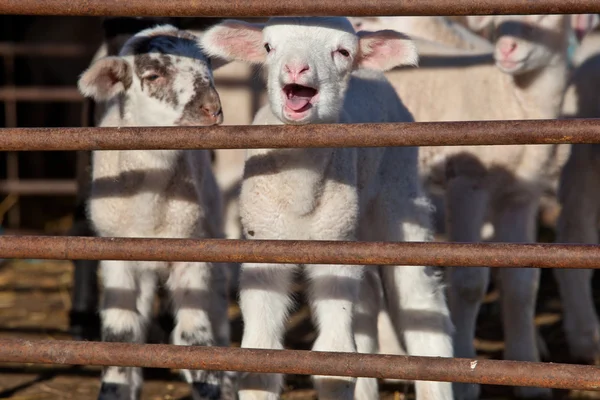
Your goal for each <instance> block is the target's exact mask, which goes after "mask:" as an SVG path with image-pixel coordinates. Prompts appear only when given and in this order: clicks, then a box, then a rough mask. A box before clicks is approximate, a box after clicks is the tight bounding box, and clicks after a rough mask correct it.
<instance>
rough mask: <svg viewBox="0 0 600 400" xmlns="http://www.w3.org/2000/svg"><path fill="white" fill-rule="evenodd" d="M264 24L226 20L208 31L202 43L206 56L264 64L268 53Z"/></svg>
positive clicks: (203, 36)
mask: <svg viewBox="0 0 600 400" xmlns="http://www.w3.org/2000/svg"><path fill="white" fill-rule="evenodd" d="M263 27H264V25H262V24H250V23H248V22H244V21H237V20H226V21H223V22H221V23H220V24H218V25H215V26H213V27H212V28H210V29H208V30H207V31H206V32H205V33H204V35H202V39H201V43H202V47H203V48H204V51H205V52H206V54H208V55H210V56H213V57H220V58H223V59H225V60H238V61H245V62H249V63H262V62H264V61H265V59H266V55H267V52H266V50H265V47H264V43H263V34H262V29H263Z"/></svg>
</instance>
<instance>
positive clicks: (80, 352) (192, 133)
mask: <svg viewBox="0 0 600 400" xmlns="http://www.w3.org/2000/svg"><path fill="white" fill-rule="evenodd" d="M598 12H600V2H598V0H540V1H535V2H532V1H528V0H501V1H499V0H455V1H451V2H450V1H445V0H420V1H417V0H405V1H392V0H346V1H345V2H343V3H342V2H335V1H332V0H318V1H316V0H310V1H303V2H284V1H280V0H244V1H186V0H171V1H168V2H167V1H161V0H132V1H116V0H85V1H84V0H81V1H66V0H43V1H39V0H2V1H0V14H12V15H63V16H173V17H175V16H177V17H180V16H188V17H191V16H207V17H261V16H275V15H322V16H325V15H331V16H333V15H340V16H384V15H390V16H392V15H456V16H458V15H487V14H567V13H598ZM0 94H1V95H4V94H3V92H0ZM72 95H73V96H74V94H73V93H71V92H68V93H64V96H66V97H69V98H71V97H70V96H72ZM550 143H600V121H598V120H593V119H585V120H568V121H567V120H562V121H559V120H538V121H524V120H523V121H490V122H466V121H465V122H448V123H425V122H419V123H398V124H356V125H349V126H346V125H345V126H344V127H343V128H342V129H340V128H339V126H338V125H336V124H331V125H304V126H213V127H168V128H162V127H161V128H88V127H82V128H15V127H11V126H9V127H7V128H5V129H2V130H0V149H1V150H2V151H5V152H20V151H56V150H60V151H79V150H81V151H89V150H139V149H240V148H308V147H313V148H319V147H385V146H421V145H423V146H424V145H426V146H441V145H506V144H550ZM61 184H63V185H64V191H65V192H71V191H73V190H74V188H73V186H72V183H67V182H64V183H61ZM0 258H39V259H55V260H77V259H80V260H104V259H111V260H139V261H212V262H257V263H284V264H285V263H302V264H326V263H329V264H359V265H360V264H362V265H383V266H385V265H407V267H406V268H410V267H409V265H412V264H416V265H432V266H440V267H448V266H457V265H460V266H466V267H476V266H481V265H484V266H489V267H499V268H532V267H535V268H593V269H597V268H600V246H598V245H571V244H570V245H563V244H504V243H478V244H474V243H383V242H370V243H367V242H324V241H270V240H251V241H244V240H221V239H208V240H192V239H136V238H96V237H74V236H72V237H57V236H55V237H48V236H9V235H7V236H1V237H0ZM0 361H1V362H14V363H37V364H70V365H98V366H137V367H154V368H174V369H203V370H223V371H245V372H259V373H266V372H273V373H285V374H307V375H308V374H310V375H313V374H314V375H331V376H354V377H375V378H391V379H406V380H427V381H448V382H464V383H480V384H492V385H509V386H535V387H548V388H557V389H582V390H598V389H600V369H598V368H597V367H595V366H584V365H570V364H554V363H532V362H517V361H498V360H481V359H477V360H475V359H456V358H455V359H450V358H448V359H446V358H434V357H416V356H395V355H375V354H357V353H328V352H314V351H294V350H258V349H241V348H220V347H198V346H175V345H162V344H126V343H100V342H77V341H63V340H39V341H31V340H23V339H0Z"/></svg>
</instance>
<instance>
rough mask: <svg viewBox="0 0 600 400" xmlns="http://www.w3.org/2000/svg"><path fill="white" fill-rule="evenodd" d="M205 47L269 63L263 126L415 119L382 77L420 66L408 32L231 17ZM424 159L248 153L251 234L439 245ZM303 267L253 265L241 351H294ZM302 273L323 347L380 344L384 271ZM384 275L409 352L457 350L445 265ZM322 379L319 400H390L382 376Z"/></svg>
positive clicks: (446, 395)
mask: <svg viewBox="0 0 600 400" xmlns="http://www.w3.org/2000/svg"><path fill="white" fill-rule="evenodd" d="M202 44H203V47H204V49H205V51H207V52H208V53H209V54H210V55H213V56H218V57H221V58H224V59H226V60H241V61H246V62H249V63H256V64H259V63H264V64H266V66H267V70H268V71H267V74H268V80H267V92H268V99H269V105H268V106H267V107H264V108H262V109H261V110H260V111H259V112H258V113H257V115H256V117H255V119H254V122H253V124H256V125H261V124H307V123H335V122H340V123H358V122H400V121H412V117H411V115H410V112H409V111H408V110H407V109H406V108H405V107H404V105H403V104H402V102H401V101H400V99H399V98H398V96H397V95H396V93H395V92H394V90H393V88H392V87H391V86H390V85H389V82H387V80H386V79H385V78H384V76H383V74H382V73H381V72H378V71H376V70H380V71H381V70H386V69H389V68H392V67H394V66H395V65H400V64H413V63H415V62H416V60H417V55H416V51H415V49H414V46H413V45H412V44H411V42H410V41H409V40H408V39H407V38H406V37H405V36H403V35H401V34H399V33H397V32H394V31H378V32H370V33H364V32H363V33H360V34H358V35H357V34H356V33H355V31H354V29H353V27H352V25H351V23H350V22H349V21H348V19H346V18H317V17H309V18H272V19H270V20H269V21H268V22H267V23H266V24H265V25H260V24H248V23H244V22H242V21H235V20H229V21H224V22H223V23H221V24H219V25H217V26H215V27H213V28H211V29H209V30H208V31H207V32H206V33H205V34H204V36H203V38H202ZM356 68H361V69H358V70H357V69H356ZM417 160H418V149H417V148H414V147H399V148H361V149H356V148H341V149H285V150H279V149H258V150H248V151H247V157H246V164H245V169H244V178H243V183H242V188H241V194H240V199H239V201H240V215H241V220H242V226H243V230H244V234H245V235H246V236H247V237H248V238H249V239H311V240H325V239H327V240H392V241H399V240H405V241H428V240H431V236H432V234H431V228H430V220H429V219H430V212H431V209H430V204H429V202H428V200H427V198H426V196H424V194H423V193H422V188H421V184H420V182H419V179H418V170H417V168H418V165H417ZM299 268H300V266H297V265H289V266H287V265H286V266H280V265H277V264H250V263H246V264H243V266H242V272H241V279H240V303H241V310H242V316H243V319H244V324H245V328H244V334H243V339H242V347H253V348H274V349H280V348H282V335H283V329H284V320H285V317H286V315H287V313H288V309H289V307H290V305H291V300H290V297H289V294H290V290H289V289H290V281H291V279H292V277H293V274H294V272H295V271H297V270H298V269H299ZM302 269H303V271H304V272H305V274H306V275H307V277H308V280H309V282H308V283H309V286H310V288H309V297H310V303H311V307H312V311H313V317H314V319H315V321H316V325H317V326H318V328H319V334H318V337H317V339H316V341H315V343H314V346H313V349H314V350H323V351H349V352H355V351H359V352H374V351H376V345H377V341H376V337H375V335H376V332H374V329H373V328H374V327H375V326H376V320H375V317H376V315H377V308H378V307H379V306H378V305H377V300H378V299H377V297H376V296H375V295H372V293H371V292H376V290H373V289H371V288H372V286H373V285H372V283H373V282H375V283H377V282H379V271H378V269H377V268H376V267H368V268H364V267H362V266H338V265H305V266H303V268H302ZM364 274H366V276H365V275H364ZM381 274H382V276H383V278H384V279H383V284H384V285H385V290H386V295H387V300H388V303H389V304H388V306H389V307H390V309H391V310H392V313H391V315H392V316H393V318H394V325H395V327H396V328H397V329H399V328H400V327H402V328H403V333H404V338H405V341H406V344H407V348H408V351H409V353H411V354H418V355H430V356H442V357H452V354H453V350H452V343H451V330H452V324H451V321H450V317H449V313H448V309H447V305H446V302H445V296H444V293H443V288H442V286H441V277H440V273H439V271H438V270H437V269H433V268H431V267H425V266H411V267H385V268H382V271H381ZM361 291H362V292H361ZM365 291H366V292H365ZM359 293H360V296H359ZM361 328H367V329H361ZM314 382H315V386H316V389H317V392H318V396H319V398H320V399H352V398H358V399H375V398H378V394H377V385H376V382H375V381H374V380H369V379H359V380H358V383H357V384H355V382H356V379H355V378H345V377H344V378H342V377H339V378H332V377H323V376H316V377H314ZM282 384H283V377H282V376H280V375H275V374H270V375H255V374H248V375H247V376H245V377H244V378H243V379H242V380H241V382H240V392H239V395H240V399H241V400H247V399H276V398H278V396H279V393H280V391H281V387H282ZM355 387H356V390H355ZM416 390H417V396H418V398H419V399H420V400H421V399H451V398H452V391H451V384H449V383H442V382H418V383H417V386H416Z"/></svg>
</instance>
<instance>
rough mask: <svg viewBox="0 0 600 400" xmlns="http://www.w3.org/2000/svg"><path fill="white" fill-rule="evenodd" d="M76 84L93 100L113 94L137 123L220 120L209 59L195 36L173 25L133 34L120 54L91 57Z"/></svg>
mask: <svg viewBox="0 0 600 400" xmlns="http://www.w3.org/2000/svg"><path fill="white" fill-rule="evenodd" d="M78 85H79V90H80V91H81V93H82V94H83V95H85V96H89V97H92V98H94V99H95V100H97V101H107V100H111V99H116V100H117V101H118V104H119V107H120V110H121V114H122V116H123V117H126V118H128V119H130V120H131V122H132V123H133V124H135V125H140V126H171V125H214V124H220V123H221V122H222V121H223V113H222V111H221V102H220V99H219V95H218V94H217V91H216V90H215V87H214V81H213V75H212V69H211V62H210V59H209V58H208V57H207V56H206V55H205V54H204V53H203V52H202V49H201V47H200V44H199V39H198V38H197V37H196V36H194V35H192V34H190V33H188V32H185V31H180V30H178V29H177V28H175V27H173V26H171V25H161V26H157V27H155V28H151V29H146V30H143V31H141V32H139V33H137V34H136V35H134V36H133V37H131V38H130V39H129V40H128V41H127V42H126V43H125V45H124V46H123V48H122V49H121V52H120V53H119V56H116V57H112V56H109V57H104V58H101V59H99V60H97V61H96V62H94V63H93V64H92V65H91V66H90V67H89V68H88V69H87V70H86V71H85V72H84V73H83V74H82V76H81V78H80V79H79V83H78Z"/></svg>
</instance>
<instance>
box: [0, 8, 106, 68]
mask: <svg viewBox="0 0 600 400" xmlns="http://www.w3.org/2000/svg"><path fill="white" fill-rule="evenodd" d="M1 8H2V5H0V9H1ZM95 51H96V49H95V48H91V47H89V46H84V45H79V44H72V43H63V44H57V43H14V42H0V56H12V57H14V56H40V57H87V56H92V55H93V54H94V52H95Z"/></svg>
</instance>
